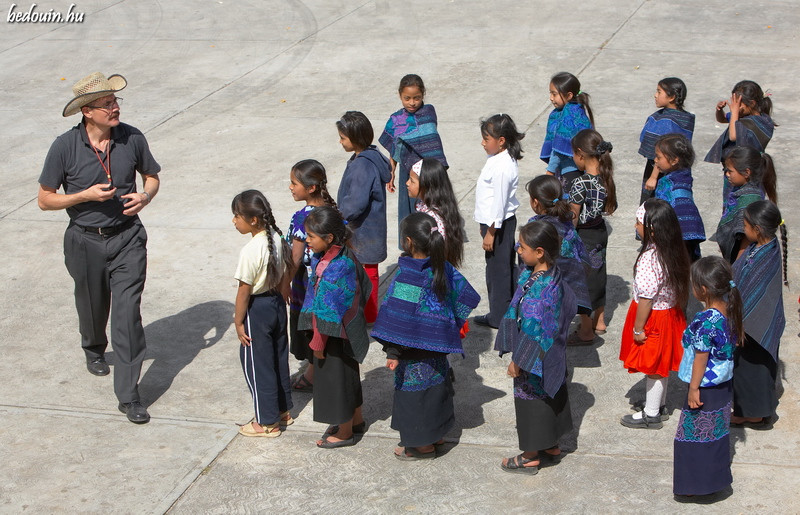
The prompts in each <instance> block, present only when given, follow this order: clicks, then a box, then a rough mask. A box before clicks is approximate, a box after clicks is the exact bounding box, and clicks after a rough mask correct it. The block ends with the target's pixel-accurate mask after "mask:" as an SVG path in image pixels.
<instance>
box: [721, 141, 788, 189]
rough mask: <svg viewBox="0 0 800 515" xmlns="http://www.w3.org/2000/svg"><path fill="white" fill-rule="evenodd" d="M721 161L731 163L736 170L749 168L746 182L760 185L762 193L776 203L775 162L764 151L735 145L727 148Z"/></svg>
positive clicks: (776, 178) (776, 177)
mask: <svg viewBox="0 0 800 515" xmlns="http://www.w3.org/2000/svg"><path fill="white" fill-rule="evenodd" d="M722 162H723V163H725V164H729V165H733V168H735V169H736V171H737V172H744V171H745V170H750V177H748V179H747V180H748V182H752V183H753V184H757V185H760V186H761V187H762V188H764V193H766V194H767V198H769V199H770V200H771V201H773V202H774V203H776V204H777V203H778V176H777V174H776V173H775V163H774V162H773V161H772V157H771V156H770V155H769V154H767V153H766V152H759V151H758V150H756V149H754V148H752V147H745V146H738V145H737V146H735V147H731V148H729V149H728V150H727V151H726V152H725V154H724V155H723V156H722Z"/></svg>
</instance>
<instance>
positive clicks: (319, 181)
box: [292, 159, 336, 207]
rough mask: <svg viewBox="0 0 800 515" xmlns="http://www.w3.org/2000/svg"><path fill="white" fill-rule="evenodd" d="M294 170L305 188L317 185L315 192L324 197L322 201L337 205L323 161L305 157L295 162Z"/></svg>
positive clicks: (332, 205)
mask: <svg viewBox="0 0 800 515" xmlns="http://www.w3.org/2000/svg"><path fill="white" fill-rule="evenodd" d="M292 172H293V173H294V178H295V179H297V182H299V183H300V184H302V185H303V187H304V188H306V189H309V188H311V187H313V186H316V188H317V190H316V191H315V193H317V194H318V195H319V196H320V197H322V201H323V202H325V204H326V205H328V206H331V207H336V201H335V200H333V197H332V196H331V194H330V192H329V191H328V175H327V174H326V173H325V167H324V166H322V163H320V162H319V161H317V160H316V159H303V160H302V161H298V162H296V163H295V164H294V166H293V167H292Z"/></svg>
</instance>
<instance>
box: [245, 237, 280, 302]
mask: <svg viewBox="0 0 800 515" xmlns="http://www.w3.org/2000/svg"><path fill="white" fill-rule="evenodd" d="M272 241H273V244H274V250H273V252H275V253H276V256H277V258H278V263H280V262H281V260H282V256H281V254H282V248H283V247H282V246H281V237H280V236H279V235H278V233H275V234H273V235H272ZM268 262H269V241H268V240H267V231H266V230H264V231H261V232H260V233H258V234H256V235H255V236H253V239H251V240H250V241H249V242H248V243H247V245H245V246H244V247H242V250H241V251H240V252H239V265H238V266H237V267H236V274H235V275H234V278H235V279H237V280H239V281H242V282H243V283H247V284H249V285H250V286H252V287H253V292H252V294H253V295H258V294H259V293H264V292H265V291H267V263H268Z"/></svg>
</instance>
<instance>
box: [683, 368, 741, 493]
mask: <svg viewBox="0 0 800 515" xmlns="http://www.w3.org/2000/svg"><path fill="white" fill-rule="evenodd" d="M732 399H733V384H732V381H726V382H725V383H722V384H721V385H717V386H709V387H706V388H700V401H701V402H702V403H703V405H702V406H700V408H698V409H690V408H689V404H688V401H687V402H684V405H683V410H682V411H681V418H680V421H679V422H678V430H677V432H676V433H675V461H674V468H673V479H672V491H673V493H674V494H676V495H706V494H712V493H714V492H719V491H720V490H722V489H724V488H727V487H728V486H730V484H731V483H732V482H733V476H731V449H730V434H729V426H730V423H731V403H732Z"/></svg>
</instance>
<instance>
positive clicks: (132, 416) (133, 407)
mask: <svg viewBox="0 0 800 515" xmlns="http://www.w3.org/2000/svg"><path fill="white" fill-rule="evenodd" d="M119 410H120V411H121V412H123V413H125V414H126V415H128V420H130V421H131V422H133V423H134V424H147V423H148V422H150V414H149V413H147V409H146V408H145V407H144V406H142V403H141V402H139V401H133V402H120V403H119Z"/></svg>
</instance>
